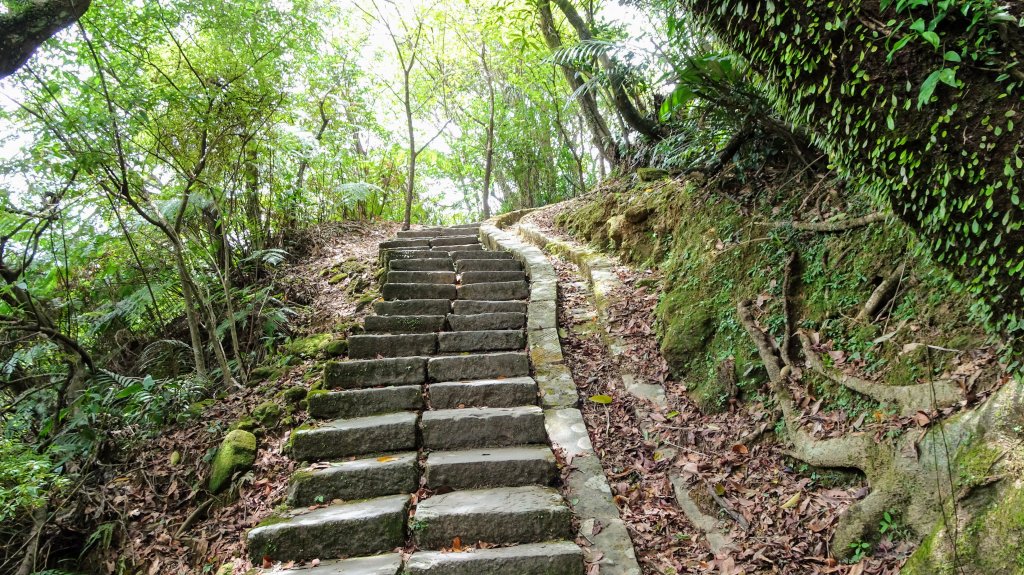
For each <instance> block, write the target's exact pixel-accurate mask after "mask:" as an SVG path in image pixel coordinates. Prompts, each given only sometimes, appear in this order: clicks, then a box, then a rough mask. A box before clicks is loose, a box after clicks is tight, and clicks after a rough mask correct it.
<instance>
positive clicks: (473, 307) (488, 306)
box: [375, 260, 527, 315]
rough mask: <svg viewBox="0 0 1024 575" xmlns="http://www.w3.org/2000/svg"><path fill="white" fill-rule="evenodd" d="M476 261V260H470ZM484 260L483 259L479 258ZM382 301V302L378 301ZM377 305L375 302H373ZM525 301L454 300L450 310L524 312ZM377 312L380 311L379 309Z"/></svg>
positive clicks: (471, 312)
mask: <svg viewBox="0 0 1024 575" xmlns="http://www.w3.org/2000/svg"><path fill="white" fill-rule="evenodd" d="M470 261H476V260H470ZM480 261H485V260H480ZM379 303H383V302H378V304H379ZM375 305H377V304H375ZM526 306H527V302H525V301H485V300H473V299H465V300H456V301H453V302H451V307H452V311H454V312H455V313H457V314H459V315H474V314H478V313H509V312H511V313H522V314H525V313H526ZM377 313H380V312H379V311H378V312H377Z"/></svg>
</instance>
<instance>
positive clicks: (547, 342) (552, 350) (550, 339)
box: [349, 327, 564, 368]
mask: <svg viewBox="0 0 1024 575" xmlns="http://www.w3.org/2000/svg"><path fill="white" fill-rule="evenodd" d="M529 333H530V338H529V340H530V362H531V363H533V367H534V368H537V367H540V366H544V365H548V364H552V363H562V362H563V359H564V358H563V357H562V344H561V342H560V341H559V339H558V329H556V328H553V327H549V328H547V329H537V330H533V331H531V332H529ZM352 337H354V336H352ZM352 337H349V341H351V340H352ZM351 345H352V344H351V343H350V344H349V346H351ZM349 349H351V347H350V348H349Z"/></svg>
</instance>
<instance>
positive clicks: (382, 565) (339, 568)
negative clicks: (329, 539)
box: [263, 553, 403, 575]
mask: <svg viewBox="0 0 1024 575" xmlns="http://www.w3.org/2000/svg"><path fill="white" fill-rule="evenodd" d="M263 573H264V575H296V573H301V575H400V574H402V573H403V572H402V556H401V555H399V554H398V553H389V554H387V555H375V556H373V557H355V558H353V559H341V560H338V561H321V562H320V564H319V565H317V566H316V567H308V568H307V567H304V568H302V571H295V570H294V569H285V568H282V569H274V570H273V571H264V572H263Z"/></svg>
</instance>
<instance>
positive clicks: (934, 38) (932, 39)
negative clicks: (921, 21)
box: [921, 31, 939, 48]
mask: <svg viewBox="0 0 1024 575" xmlns="http://www.w3.org/2000/svg"><path fill="white" fill-rule="evenodd" d="M921 37H922V38H924V39H925V41H927V42H928V43H929V44H931V45H932V47H933V48H938V47H939V35H938V34H936V33H935V32H931V31H925V32H921Z"/></svg>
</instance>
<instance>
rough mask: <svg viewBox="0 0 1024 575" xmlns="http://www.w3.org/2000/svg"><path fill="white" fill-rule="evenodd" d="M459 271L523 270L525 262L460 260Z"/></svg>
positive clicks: (457, 268)
mask: <svg viewBox="0 0 1024 575" xmlns="http://www.w3.org/2000/svg"><path fill="white" fill-rule="evenodd" d="M456 270H457V271H458V272H459V273H466V272H521V271H523V264H521V263H519V262H517V261H516V260H459V262H458V263H457V264H456Z"/></svg>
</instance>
